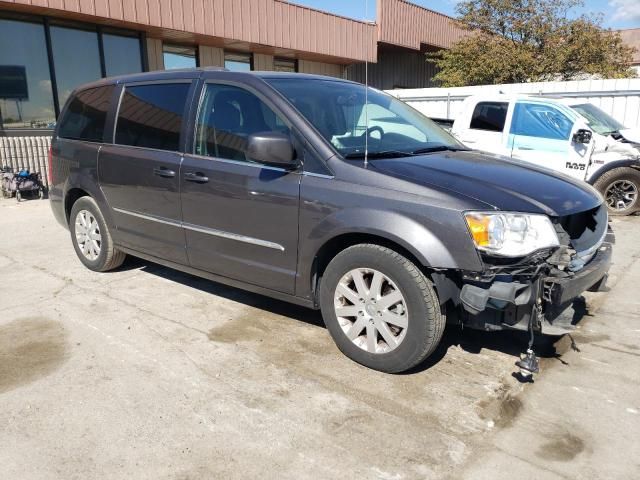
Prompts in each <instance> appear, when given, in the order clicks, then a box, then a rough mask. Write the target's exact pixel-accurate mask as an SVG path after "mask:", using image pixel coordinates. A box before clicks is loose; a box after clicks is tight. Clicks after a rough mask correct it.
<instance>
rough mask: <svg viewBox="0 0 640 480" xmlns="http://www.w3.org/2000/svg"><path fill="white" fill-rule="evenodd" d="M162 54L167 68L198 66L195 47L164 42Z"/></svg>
mask: <svg viewBox="0 0 640 480" xmlns="http://www.w3.org/2000/svg"><path fill="white" fill-rule="evenodd" d="M162 54H163V58H164V68H165V70H173V69H174V68H196V67H197V66H198V62H197V60H196V56H197V51H196V49H195V47H184V46H181V45H167V44H164V45H163V46H162Z"/></svg>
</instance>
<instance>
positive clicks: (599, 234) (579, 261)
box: [559, 205, 609, 272]
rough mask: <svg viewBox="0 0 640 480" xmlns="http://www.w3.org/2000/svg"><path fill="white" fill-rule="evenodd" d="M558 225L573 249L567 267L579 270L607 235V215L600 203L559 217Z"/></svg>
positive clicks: (605, 209)
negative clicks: (585, 209) (588, 208)
mask: <svg viewBox="0 0 640 480" xmlns="http://www.w3.org/2000/svg"><path fill="white" fill-rule="evenodd" d="M559 220H560V222H559V223H560V225H561V226H562V228H563V230H564V231H565V233H566V234H567V235H568V237H569V246H570V247H571V248H572V249H573V250H574V251H575V253H573V254H572V256H571V261H570V263H569V265H568V269H569V270H570V271H572V272H577V271H579V270H581V269H582V268H583V267H584V266H585V265H586V264H587V263H589V261H591V259H592V258H593V256H594V255H595V254H596V252H597V251H598V248H600V246H601V245H602V243H603V242H604V239H605V237H606V235H607V225H608V221H609V216H608V213H607V208H606V207H605V206H604V205H601V206H599V207H597V208H594V209H592V210H587V211H586V212H580V213H576V214H574V215H568V216H566V217H561V218H560V219H559Z"/></svg>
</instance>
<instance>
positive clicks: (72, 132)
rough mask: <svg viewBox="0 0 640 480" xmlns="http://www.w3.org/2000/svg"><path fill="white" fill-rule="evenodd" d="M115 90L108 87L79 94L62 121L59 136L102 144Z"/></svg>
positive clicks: (72, 101) (110, 86)
mask: <svg viewBox="0 0 640 480" xmlns="http://www.w3.org/2000/svg"><path fill="white" fill-rule="evenodd" d="M114 88H115V87H114V86H113V85H108V86H105V87H98V88H91V89H88V90H83V91H81V92H79V93H78V94H77V95H76V96H75V97H74V98H73V99H72V100H71V102H70V103H69V107H68V108H67V110H66V111H65V114H64V117H63V118H62V120H61V121H60V129H59V131H58V135H59V136H60V137H62V138H70V139H74V140H86V141H91V142H101V141H102V140H103V136H104V125H105V122H106V120H107V112H108V110H109V100H111V94H112V93H113V89H114Z"/></svg>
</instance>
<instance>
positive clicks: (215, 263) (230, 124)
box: [180, 83, 300, 293]
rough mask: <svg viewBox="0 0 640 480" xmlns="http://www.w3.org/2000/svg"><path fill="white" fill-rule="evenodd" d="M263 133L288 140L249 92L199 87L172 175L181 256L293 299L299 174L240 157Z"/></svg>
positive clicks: (284, 128)
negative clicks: (186, 141)
mask: <svg viewBox="0 0 640 480" xmlns="http://www.w3.org/2000/svg"><path fill="white" fill-rule="evenodd" d="M266 131H278V132H282V133H286V134H289V135H290V134H291V133H290V129H289V127H288V126H287V124H286V123H285V122H284V121H282V119H281V117H280V116H278V115H276V114H275V113H274V110H273V109H272V108H270V107H269V105H268V104H267V103H265V101H263V100H262V99H261V98H260V97H259V96H258V95H257V94H256V93H254V92H251V91H249V90H246V89H245V88H243V87H239V86H234V85H228V84H220V83H206V84H205V85H204V87H203V92H202V95H201V101H200V106H199V109H198V114H197V119H196V124H195V141H194V148H193V153H192V154H187V155H185V157H184V161H183V163H182V169H181V175H180V177H181V178H180V182H181V189H182V214H183V226H184V229H185V235H186V240H187V252H188V256H189V262H190V264H191V266H193V267H195V268H198V269H202V270H206V271H209V272H212V273H215V274H217V275H222V276H225V277H228V278H232V279H236V280H241V281H243V282H247V283H251V284H254V285H259V286H263V287H267V288H271V289H273V290H277V291H280V292H285V293H294V285H295V275H296V262H297V254H298V202H299V194H300V174H299V173H297V172H288V171H285V170H284V169H281V168H275V167H269V166H266V165H263V164H259V163H255V162H252V161H251V160H249V159H248V158H247V156H246V145H247V137H248V136H249V135H250V134H252V133H257V132H266Z"/></svg>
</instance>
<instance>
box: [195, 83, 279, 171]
mask: <svg viewBox="0 0 640 480" xmlns="http://www.w3.org/2000/svg"><path fill="white" fill-rule="evenodd" d="M205 88H206V90H205V93H204V96H203V99H202V103H201V106H200V111H199V113H198V123H197V125H196V144H195V153H196V154H198V155H208V156H211V157H218V158H226V159H231V160H241V161H251V160H250V159H249V158H247V156H246V148H247V138H248V137H249V135H251V134H252V133H258V132H281V133H285V134H289V127H287V125H286V124H285V123H284V122H283V121H282V119H281V118H280V117H278V115H277V114H276V113H275V112H274V111H273V110H271V108H269V107H268V106H267V105H266V104H265V103H264V102H263V101H262V100H260V99H259V98H258V97H256V96H255V95H254V94H253V93H250V92H248V91H246V90H243V89H241V88H238V87H232V86H229V85H215V84H207V85H206V87H205Z"/></svg>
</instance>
